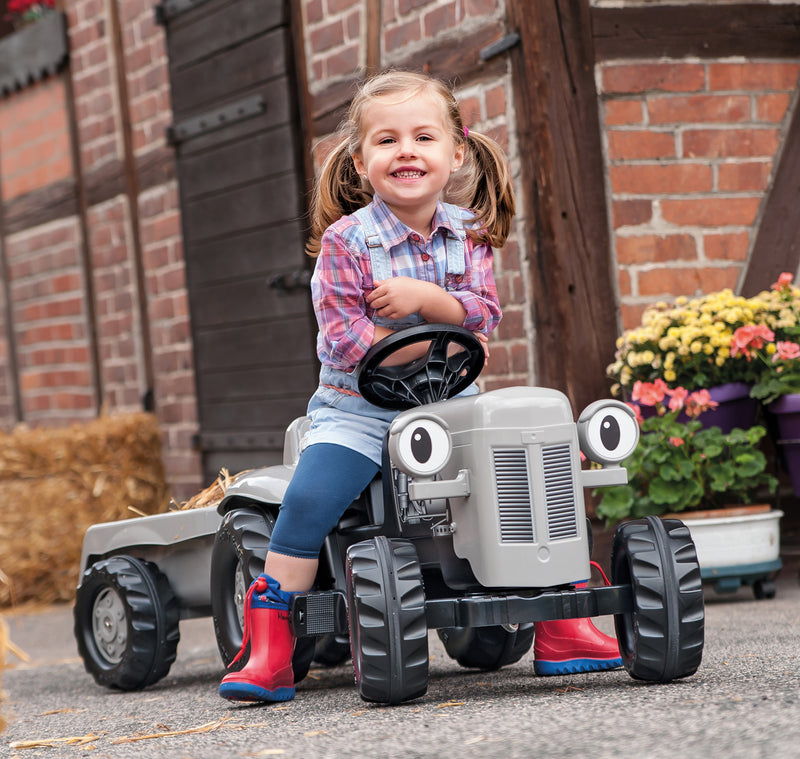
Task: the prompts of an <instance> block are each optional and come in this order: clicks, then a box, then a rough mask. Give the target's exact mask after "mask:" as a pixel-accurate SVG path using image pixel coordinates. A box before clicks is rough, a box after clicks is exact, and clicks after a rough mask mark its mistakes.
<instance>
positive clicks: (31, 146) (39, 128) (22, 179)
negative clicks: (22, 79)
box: [0, 78, 72, 201]
mask: <svg viewBox="0 0 800 759" xmlns="http://www.w3.org/2000/svg"><path fill="white" fill-rule="evenodd" d="M71 175H72V153H71V146H70V138H69V124H68V121H67V110H66V88H65V83H64V80H63V79H61V78H52V79H47V80H45V81H41V82H37V83H35V84H34V85H33V86H31V87H29V88H28V89H26V90H23V91H21V92H20V93H18V94H17V95H16V96H15V97H14V98H13V100H10V101H8V103H7V105H6V106H5V107H3V108H0V197H2V198H3V199H4V200H6V201H8V200H12V199H14V198H17V197H19V196H20V195H24V194H25V193H27V192H31V191H32V190H38V189H40V188H42V187H46V186H47V185H49V184H52V183H54V182H58V181H59V180H62V179H66V178H67V177H70V176H71Z"/></svg>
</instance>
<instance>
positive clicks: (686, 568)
mask: <svg viewBox="0 0 800 759" xmlns="http://www.w3.org/2000/svg"><path fill="white" fill-rule="evenodd" d="M611 572H612V577H613V582H614V584H615V585H630V586H631V592H632V596H633V610H632V611H631V612H629V613H625V614H616V615H615V616H614V623H615V626H616V630H617V638H618V640H619V650H620V654H621V655H622V663H623V665H624V666H625V669H626V670H627V671H628V673H629V674H630V675H631V677H634V678H636V679H638V680H651V681H656V682H662V683H665V682H669V681H671V680H676V679H678V678H681V677H687V676H689V675H692V674H694V673H695V672H696V671H697V668H698V667H699V666H700V661H701V659H702V656H703V642H704V626H705V611H704V605H703V587H702V581H701V578H700V566H699V564H698V563H697V551H696V550H695V547H694V543H693V542H692V538H691V536H690V534H689V530H688V528H687V527H686V526H685V525H684V524H683V522H681V521H679V520H677V519H665V520H661V519H659V518H658V517H646V518H644V519H640V520H636V521H633V522H626V523H624V524H622V525H620V526H619V528H617V531H616V533H615V535H614V542H613V547H612V553H611Z"/></svg>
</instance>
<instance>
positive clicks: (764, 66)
mask: <svg viewBox="0 0 800 759" xmlns="http://www.w3.org/2000/svg"><path fill="white" fill-rule="evenodd" d="M798 72H800V65H798V64H796V63H754V62H753V61H748V62H747V63H712V64H710V65H709V67H708V85H709V88H710V89H712V90H794V88H795V87H796V86H797V75H798Z"/></svg>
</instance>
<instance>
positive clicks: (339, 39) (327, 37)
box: [309, 21, 344, 53]
mask: <svg viewBox="0 0 800 759" xmlns="http://www.w3.org/2000/svg"><path fill="white" fill-rule="evenodd" d="M309 40H310V43H311V49H312V50H313V51H314V52H315V53H321V52H324V51H325V50H330V49H331V48H332V47H336V46H337V45H341V44H342V43H343V42H344V26H343V25H342V22H341V21H334V22H333V23H330V24H326V25H325V26H319V27H317V28H316V29H312V30H311V31H310V33H309Z"/></svg>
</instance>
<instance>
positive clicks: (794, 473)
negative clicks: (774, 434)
mask: <svg viewBox="0 0 800 759" xmlns="http://www.w3.org/2000/svg"><path fill="white" fill-rule="evenodd" d="M767 412H768V413H769V414H770V416H771V417H772V418H773V420H774V422H775V426H777V429H778V439H777V440H776V441H775V442H776V443H777V444H778V446H780V452H781V453H782V454H783V461H784V463H785V465H786V469H787V471H788V472H789V475H790V476H791V478H792V489H793V490H794V494H795V495H796V496H797V497H798V498H800V394H798V393H790V394H789V395H784V396H783V397H782V398H778V400H777V401H775V402H774V403H770V404H769V406H767Z"/></svg>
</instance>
